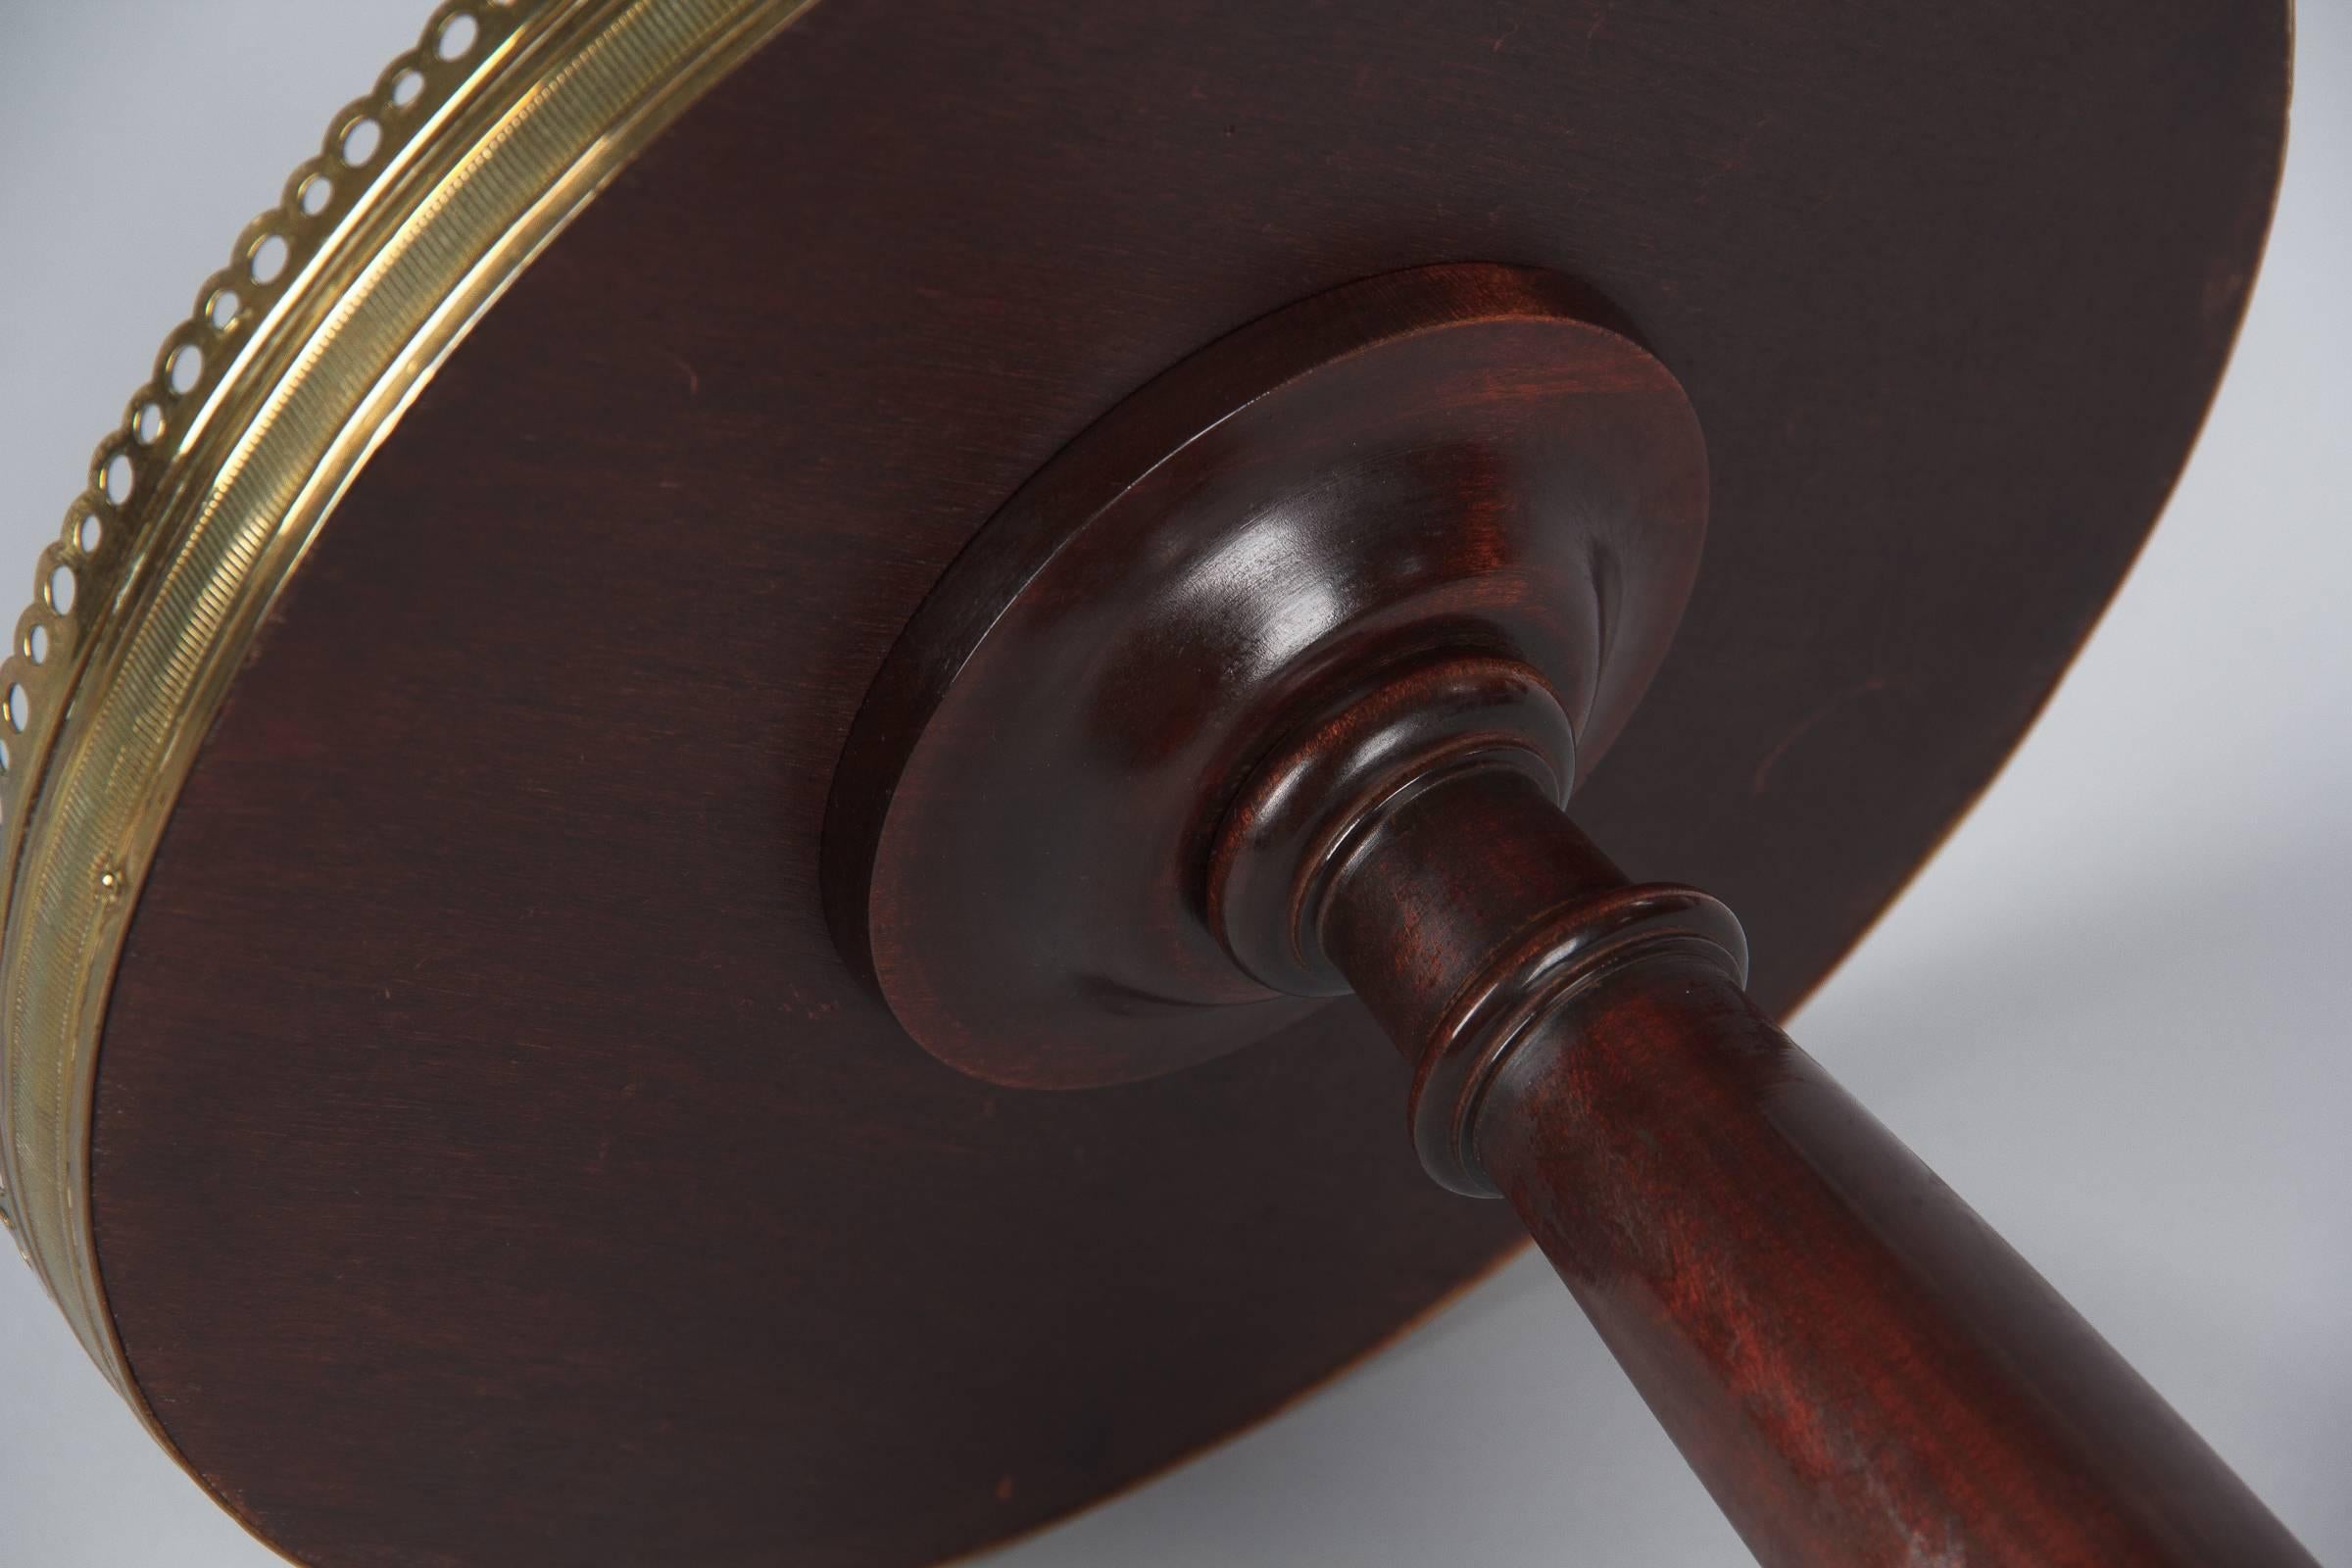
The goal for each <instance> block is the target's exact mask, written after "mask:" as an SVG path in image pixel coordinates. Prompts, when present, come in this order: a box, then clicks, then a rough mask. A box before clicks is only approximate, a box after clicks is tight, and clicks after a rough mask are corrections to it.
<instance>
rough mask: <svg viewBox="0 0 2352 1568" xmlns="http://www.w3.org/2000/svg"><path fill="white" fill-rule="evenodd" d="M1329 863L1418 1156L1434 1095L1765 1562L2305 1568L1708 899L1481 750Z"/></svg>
mask: <svg viewBox="0 0 2352 1568" xmlns="http://www.w3.org/2000/svg"><path fill="white" fill-rule="evenodd" d="M1546 879H1550V880H1549V883H1548V886H1549V889H1550V891H1549V892H1548V894H1547V893H1546V891H1545V888H1546ZM1332 886H1333V892H1332V902H1331V904H1330V906H1329V907H1328V909H1327V910H1326V911H1325V914H1324V919H1323V925H1322V929H1323V933H1324V936H1325V940H1326V943H1327V945H1328V948H1329V951H1330V953H1331V956H1333V958H1334V959H1335V960H1336V961H1337V963H1338V964H1339V966H1340V968H1341V970H1342V971H1343V972H1344V973H1345V974H1346V975H1347V976H1348V979H1349V980H1350V981H1351V982H1353V983H1354V985H1355V987H1356V990H1357V992H1358V994H1359V995H1360V996H1361V997H1362V998H1363V999H1364V1001H1365V1002H1366V1003H1367V1004H1368V1005H1370V1006H1371V1007H1372V1009H1373V1011H1374V1012H1375V1013H1376V1014H1377V1015H1378V1016H1379V1017H1380V1018H1381V1019H1382V1020H1383V1022H1384V1023H1385V1024H1386V1025H1387V1026H1388V1028H1389V1029H1390V1030H1391V1032H1392V1033H1393V1034H1394V1035H1395V1036H1396V1038H1397V1041H1398V1043H1399V1045H1400V1046H1401V1047H1402V1048H1403V1049H1404V1050H1405V1051H1406V1052H1407V1054H1409V1055H1413V1056H1416V1057H1418V1058H1420V1059H1421V1062H1422V1067H1421V1074H1420V1080H1419V1082H1418V1083H1417V1085H1416V1091H1415V1094H1416V1106H1415V1124H1416V1133H1417V1135H1418V1136H1420V1137H1421V1138H1422V1141H1423V1152H1424V1155H1425V1157H1428V1156H1430V1155H1431V1153H1432V1144H1431V1138H1432V1136H1433V1135H1432V1132H1431V1129H1432V1127H1433V1126H1436V1127H1438V1128H1439V1129H1440V1130H1441V1132H1442V1131H1443V1129H1444V1127H1445V1126H1446V1124H1447V1123H1448V1118H1449V1117H1451V1118H1454V1120H1455V1122H1456V1124H1457V1125H1458V1127H1459V1149H1458V1151H1457V1154H1456V1157H1458V1158H1459V1159H1460V1160H1461V1161H1462V1163H1463V1165H1464V1166H1466V1173H1467V1174H1468V1175H1469V1176H1470V1177H1472V1178H1473V1179H1474V1180H1475V1179H1483V1180H1484V1181H1486V1182H1490V1183H1492V1187H1493V1189H1494V1190H1498V1191H1499V1192H1500V1194H1501V1195H1502V1196H1503V1197H1504V1198H1506V1199H1507V1200H1508V1201H1510V1203H1511V1204H1512V1206H1513V1207H1514V1208H1516V1209H1517V1211H1518V1213H1519V1215H1520V1217H1521V1218H1522V1219H1523V1220H1525V1222H1526V1223H1527V1226H1528V1229H1529V1230H1530V1231H1531V1232H1532V1233H1533V1235H1534V1237H1535V1239H1536V1241H1537V1243H1538V1244H1539V1245H1540V1246H1541V1247H1542V1248H1543V1249H1544V1252H1545V1254H1546V1255H1547V1256H1548V1257H1549V1258H1550V1259H1551V1261H1552V1264H1553V1265H1554V1267H1555V1268H1557V1270H1558V1271H1559V1274H1560V1276H1561V1278H1562V1279H1563V1280H1564V1281H1565V1282H1566V1283H1567V1285H1568V1288H1569V1289H1570V1291H1571V1292H1573V1293H1574V1295H1575V1296H1576V1299H1577V1300H1578V1301H1579V1302H1580V1303H1581V1304H1582V1305H1583V1306H1584V1308H1585V1310H1586V1312H1587V1313H1588V1314H1589V1315H1590V1316H1591V1317H1592V1319H1593V1323H1594V1325H1595V1326H1596V1327H1597V1328H1598V1329H1599V1330H1600V1333H1601V1336H1602V1338H1603V1340H1604V1341H1605V1342H1606V1343H1607V1344H1608V1346H1609V1348H1610V1349H1611V1350H1612V1351H1613V1352H1614V1353H1615V1354H1616V1356H1617V1358H1618V1360H1619V1361H1620V1362H1621V1363H1622V1364H1623V1365H1624V1367H1625V1369H1626V1371H1627V1372H1628V1373H1629V1374H1630V1375H1631V1376H1632V1377H1633V1379H1634V1382H1635V1384H1636V1385H1637V1386H1638V1387H1639V1388H1640V1389H1641V1391H1642V1397H1643V1398H1644V1399H1646V1400H1647V1401H1648V1403H1649V1405H1650V1408H1651V1409H1652V1410H1653V1411H1655V1412H1656V1414H1657V1416H1658V1418H1659V1420H1660V1421H1661V1422H1662V1423H1663V1424H1664V1425H1665V1427H1666V1429H1667V1431H1668V1432H1669V1434H1671V1435H1672V1437H1673V1438H1674V1440H1675V1442H1676V1444H1677V1445H1678V1446H1680V1447H1681V1449H1682V1451H1683V1453H1684V1455H1685V1457H1686V1458H1687V1459H1689V1461H1690V1462H1691V1468H1692V1469H1693V1470H1695V1471H1696V1472H1697V1474H1698V1476H1699V1478H1700V1480H1701V1481H1702V1482H1704V1483H1705V1485H1706V1487H1707V1489H1708V1491H1709V1492H1710V1493H1712V1494H1713V1495H1714V1496H1715V1499H1716V1501H1717V1502H1718V1503H1719V1504H1720V1505H1721V1506H1722V1507H1723V1509H1724V1511H1725V1513H1726V1514H1727V1515H1728V1516H1729V1517H1730V1519H1731V1521H1732V1523H1733V1525H1734V1526H1735V1528H1737V1529H1738V1530H1739V1532H1740V1536H1741V1538H1742V1539H1743V1540H1744V1541H1745V1542H1746V1543H1747V1544H1748V1545H1749V1547H1750V1548H1751V1549H1752V1550H1753V1551H1754V1552H1755V1553H1756V1555H1757V1557H1758V1558H1759V1559H1760V1560H1761V1561H1763V1562H1765V1563H1767V1564H1773V1565H1782V1564H1833V1563H1835V1564H1890V1565H1891V1564H1923V1563H1933V1564H1960V1563H1966V1564H1969V1565H1971V1568H1985V1565H1989V1564H2003V1565H2016V1568H2025V1565H2028V1564H2034V1565H2046V1564H2053V1563H2064V1564H2101V1565H2110V1564H2113V1565H2120V1564H2133V1565H2159V1564H2161V1565H2167V1568H2187V1565H2189V1564H2205V1565H2210V1564H2221V1563H2228V1564H2231V1565H2233V1568H2262V1565H2289V1564H2292V1565H2298V1568H2309V1565H2310V1564H2311V1562H2312V1559H2311V1558H2310V1556H2309V1555H2308V1554H2307V1553H2305V1552H2304V1551H2303V1549H2302V1548H2301V1547H2300V1546H2299V1545H2298V1544H2296V1543H2295V1541H2294V1540H2293V1539H2292V1537H2290V1536H2289V1535H2288V1534H2287V1532H2286V1530H2285V1529H2284V1527H2283V1526H2281V1525H2280V1524H2279V1523H2278V1520H2277V1519H2276V1518H2274V1517H2273V1516H2272V1515H2271V1514H2270V1513H2269V1511H2268V1510H2267V1509H2265V1508H2264V1507H2263V1505H2262V1504H2261V1502H2260V1501H2259V1500H2257V1499H2256V1498H2255V1497H2254V1496H2253V1495H2252V1494H2251V1493H2250V1492H2248V1491H2247V1489H2246V1488H2245V1486H2244V1484H2243V1483H2241V1482H2240V1481H2239V1480H2238V1479H2237V1478H2236V1476H2234V1475H2233V1474H2231V1473H2230V1471H2229V1468H2228V1467H2227V1466H2226V1465H2225V1464H2224V1463H2223V1462H2222V1461H2221V1460H2220V1459H2219V1458H2218V1457H2217V1456H2216V1455H2215V1454H2214V1453H2213V1451H2212V1450H2211V1449H2210V1448H2208V1447H2207V1446H2205V1445H2204V1443H2203V1442H2202V1441H2201V1440H2199V1439H2198V1438H2197V1436H2196V1435H2195V1434H2194V1433H2193V1432H2191V1431H2190V1430H2189V1428H2188V1427H2187V1425H2186V1424H2185V1423H2184V1422H2183V1421H2182V1420H2181V1419H2180V1417H2179V1416H2178V1415H2177V1414H2175V1412H2174V1411H2173V1410H2172V1409H2171V1407H2170V1406H2168V1405H2167V1404H2166V1403H2165V1402H2164V1400H2163V1399H2162V1398H2161V1397H2159V1396H2158V1395H2157V1394H2156V1393H2155V1391H2154V1390H2152V1389H2151V1388H2149V1387H2148V1385H2147V1384H2146V1383H2145V1382H2144V1381H2143V1380H2142V1379H2141V1378H2140V1377H2139V1376H2138V1375H2137V1374H2136V1373H2134V1372H2133V1371H2132V1370H2131V1367H2130V1366H2128V1365H2127V1364H2126V1363H2125V1362H2124V1360H2123V1359H2122V1357H2120V1356H2119V1355H2118V1354H2117V1353H2116V1352H2115V1350H2114V1349H2113V1348H2110V1347H2109V1346H2108V1345H2107V1344H2106V1342H2105V1341H2103V1340H2102V1339H2100V1338H2099V1336H2098V1335H2097V1334H2096V1333H2095V1332H2094V1331H2093V1330H2092V1329H2091V1328H2090V1327H2089V1325H2088V1324H2086V1323H2085V1322H2084V1321H2083V1320H2082V1317H2081V1316H2080V1315H2078V1314H2077V1313H2076V1312H2075V1311H2074V1309H2073V1308H2071V1307H2070V1306H2068V1305H2067V1303H2066V1302H2065V1301H2064V1300H2063V1299H2060V1298H2059V1296H2058V1294H2057V1293H2056V1292H2055V1291H2054V1290H2052V1289H2051V1287H2050V1286H2049V1284H2048V1283H2047V1282H2046V1281H2045V1280H2043V1279H2042V1277H2041V1276H2040V1275H2039V1274H2037V1273H2036V1272H2035V1271H2034V1269H2033V1267H2032V1266H2031V1265H2030V1264H2028V1263H2027V1262H2026V1261H2025V1260H2024V1259H2023V1258H2022V1257H2020V1256H2019V1255H2018V1254H2017V1252H2016V1251H2015V1250H2012V1249H2011V1248H2010V1247H2009V1246H2008V1245H2007V1244H2006V1243H2004V1242H2003V1241H2002V1240H2001V1239H2000V1238H1999V1237H1998V1236H1997V1235H1995V1234H1994V1233H1993V1231H1992V1230H1991V1229H1990V1228H1989V1227H1988V1226H1987V1225H1985V1222H1984V1221H1983V1220H1982V1219H1980V1218H1979V1217H1978V1216H1977V1214H1976V1213H1975V1212H1974V1211H1973V1210H1971V1209H1970V1208H1969V1207H1968V1205H1967V1204H1966V1203H1964V1202H1962V1201H1960V1200H1959V1198H1957V1197H1956V1196H1955V1195H1954V1194H1953V1193H1952V1191H1951V1190H1950V1189H1949V1188H1947V1187H1946V1186H1944V1184H1943V1183H1942V1182H1941V1181H1939V1180H1937V1179H1936V1175H1935V1174H1934V1173H1933V1172H1932V1171H1930V1170H1929V1169H1928V1168H1927V1167H1926V1166H1925V1165H1924V1164H1922V1163H1921V1162H1920V1160H1919V1159H1918V1158H1917V1157H1916V1156H1914V1155H1913V1154H1912V1153H1911V1152H1910V1151H1908V1150H1907V1149H1905V1148H1904V1147H1903V1146H1902V1144H1901V1143H1899V1142H1898V1141H1897V1140H1896V1139H1895V1138H1894V1137H1893V1135H1892V1134H1890V1133H1889V1132H1887V1129H1886V1128H1885V1127H1883V1126H1881V1125H1880V1124H1879V1123H1878V1122H1877V1121H1876V1120H1875V1119H1873V1118H1872V1117H1871V1115H1870V1114H1869V1112H1867V1111H1866V1110H1864V1109H1863V1108H1862V1107H1861V1106H1860V1105H1859V1104H1857V1103H1855V1102H1854V1101H1853V1099H1852V1098H1851V1097H1849V1096H1848V1095H1846V1094H1845V1092H1844V1091H1843V1090H1841V1089H1839V1088H1838V1085H1837V1084H1836V1083H1835V1082H1834V1081H1833V1080H1832V1079H1831V1078H1830V1076H1829V1075H1828V1074H1827V1073H1826V1072H1824V1071H1823V1070H1822V1068H1821V1066H1820V1064H1819V1063H1817V1062H1815V1061H1814V1060H1813V1059H1812V1058H1811V1057H1809V1056H1807V1055H1806V1054H1804V1053H1803V1052H1802V1051H1800V1050H1798V1049H1797V1048H1796V1047H1795V1046H1794V1045H1793V1044H1791V1043H1790V1042H1789V1039H1788V1037H1787V1036H1785V1035H1784V1034H1782V1033H1781V1031H1780V1030H1779V1029H1778V1028H1777V1027H1775V1026H1774V1024H1773V1023H1772V1022H1771V1020H1770V1019H1768V1018H1766V1017H1765V1016H1764V1015H1763V1013H1762V1012H1760V1011H1759V1010H1758V1009H1757V1008H1756V1007H1755V1005H1753V1004H1752V1003H1750V1002H1749V1001H1748V999H1747V997H1746V996H1745V994H1744V993H1743V991H1742V990H1741V988H1740V981H1739V978H1738V970H1739V969H1740V967H1741V964H1742V962H1743V958H1742V956H1741V955H1739V954H1737V953H1734V952H1731V951H1728V950H1729V949H1731V948H1736V947H1737V946H1738V945H1739V943H1738V939H1737V937H1736V934H1735V935H1733V936H1731V937H1729V938H1728V939H1727V940H1716V941H1710V940H1709V939H1708V938H1707V937H1706V934H1705V931H1704V929H1703V928H1705V927H1707V926H1708V922H1709V921H1710V920H1712V919H1713V918H1714V916H1713V915H1712V914H1711V913H1710V912H1709V909H1710V907H1712V909H1715V910H1720V906H1713V905H1712V901H1706V900H1704V899H1703V896H1699V895H1694V894H1689V893H1688V892H1687V891H1685V890H1668V889H1652V890H1642V889H1630V888H1627V887H1626V886H1625V885H1624V882H1623V879H1622V878H1621V877H1619V876H1618V875H1617V874H1616V873H1615V871H1614V868H1613V867H1610V866H1609V865H1608V862H1607V861H1606V859H1605V858H1602V857H1600V855H1599V854H1598V852H1597V851H1595V850H1593V847H1592V845H1591V844H1590V843H1589V842H1588V841H1587V840H1586V839H1585V838H1584V836H1583V835H1582V834H1580V833H1578V832H1577V831H1576V829H1575V828H1574V826H1573V825H1571V824H1570V823H1569V822H1568V820H1567V818H1566V817H1565V816H1564V815H1563V814H1561V813H1560V812H1559V811H1558V810H1556V809H1553V808H1552V807H1551V806H1550V805H1549V803H1548V802H1547V801H1545V800H1544V798H1543V795H1542V793H1541V791H1540V790H1539V789H1538V788H1537V787H1536V786H1535V785H1534V784H1533V783H1532V782H1530V781H1529V780H1528V779H1527V777H1526V775H1525V774H1523V773H1519V772H1515V771H1510V770H1504V769H1490V770H1485V771H1483V772H1479V771H1474V772H1468V773H1464V774H1461V775H1459V776H1456V777H1452V778H1447V779H1444V780H1441V781H1439V782H1436V783H1434V784H1433V785H1431V786H1430V787H1428V788H1426V789H1424V790H1422V791H1420V792H1419V793H1418V794H1417V795H1415V796H1413V797H1412V798H1411V799H1410V800H1409V801H1407V802H1406V803H1404V804H1403V805H1402V806H1400V807H1399V808H1397V809H1395V810H1394V811H1392V812H1390V813H1389V814H1388V815H1387V816H1385V817H1384V818H1383V819H1382V820H1380V821H1379V822H1377V823H1374V824H1372V825H1370V826H1369V827H1368V828H1367V829H1366V830H1365V831H1364V832H1362V833H1360V834H1359V835H1358V836H1357V843H1356V845H1355V847H1354V849H1353V851H1352V853H1351V856H1350V858H1349V861H1348V865H1347V867H1346V869H1345V870H1344V871H1343V872H1342V873H1341V874H1340V875H1339V876H1337V877H1336V878H1335V879H1334V881H1333V884H1332ZM1678 892H1679V893H1680V894H1681V899H1680V901H1679V902H1678V898H1677V894H1678ZM1628 910H1633V911H1635V912H1634V913H1633V914H1631V915H1629V914H1628V913H1627V911H1628ZM1644 911H1646V912H1644ZM1660 911H1664V912H1663V913H1661V912H1660ZM1612 934H1614V940H1613V941H1611V940H1608V939H1609V938H1610V937H1611V936H1612ZM1717 935H1718V936H1719V937H1720V936H1721V933H1720V931H1718V932H1717ZM1482 997H1484V998H1487V999H1495V998H1499V999H1501V1001H1500V1002H1499V1003H1497V1002H1495V1001H1492V1000H1489V1001H1487V1002H1486V1003H1485V1005H1481V998H1482ZM1448 1059H1450V1060H1452V1061H1455V1062H1457V1063H1458V1062H1462V1061H1465V1060H1467V1061H1469V1062H1471V1063H1473V1066H1472V1067H1471V1068H1469V1069H1458V1070H1455V1071H1454V1072H1453V1073H1452V1074H1451V1076H1450V1078H1448V1077H1447V1075H1446V1072H1445V1071H1444V1070H1443V1068H1442V1064H1443V1063H1444V1062H1445V1061H1446V1060H1448ZM1433 1062H1436V1063H1439V1064H1440V1066H1439V1067H1437V1068H1433V1065H1432V1064H1433ZM1439 1142H1440V1145H1441V1147H1440V1148H1439V1150H1438V1152H1437V1161H1436V1162H1433V1169H1435V1170H1436V1171H1437V1173H1438V1174H1439V1175H1440V1176H1441V1179H1450V1180H1451V1182H1452V1184H1453V1185H1472V1183H1470V1182H1464V1181H1463V1180H1461V1179H1460V1178H1461V1176H1462V1175H1463V1174H1464V1171H1463V1170H1462V1169H1460V1168H1457V1169H1456V1170H1455V1171H1454V1172H1453V1174H1452V1176H1451V1177H1450V1178H1449V1177H1448V1174H1447V1172H1446V1170H1445V1169H1443V1168H1440V1164H1439V1162H1442V1161H1443V1159H1444V1158H1446V1151H1445V1148H1444V1147H1443V1144H1444V1140H1443V1138H1442V1137H1441V1138H1440V1140H1439Z"/></svg>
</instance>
